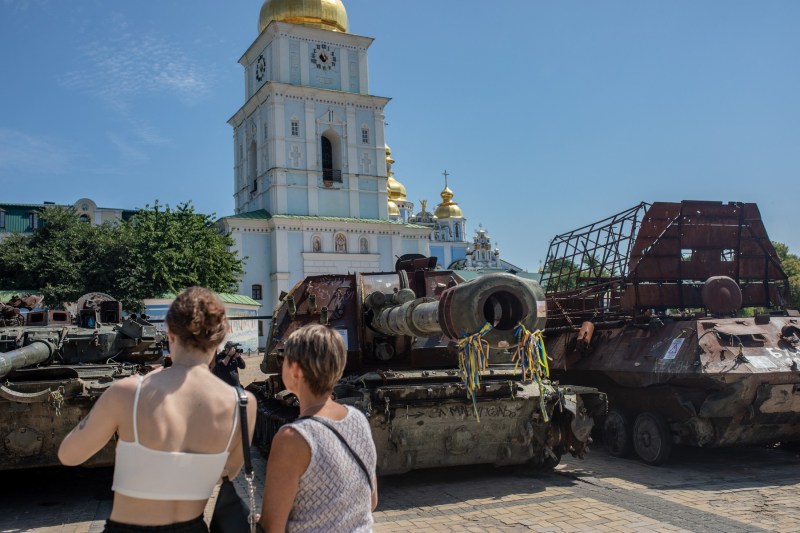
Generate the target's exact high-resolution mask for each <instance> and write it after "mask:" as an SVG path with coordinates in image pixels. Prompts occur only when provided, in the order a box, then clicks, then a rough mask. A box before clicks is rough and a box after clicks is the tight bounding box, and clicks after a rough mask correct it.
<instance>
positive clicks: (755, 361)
mask: <svg viewBox="0 0 800 533" xmlns="http://www.w3.org/2000/svg"><path fill="white" fill-rule="evenodd" d="M747 362H748V363H750V366H752V367H754V368H760V369H762V370H769V369H771V368H777V366H778V365H776V364H775V362H774V361H773V360H772V359H770V358H769V357H765V356H763V355H761V356H759V355H748V356H747Z"/></svg>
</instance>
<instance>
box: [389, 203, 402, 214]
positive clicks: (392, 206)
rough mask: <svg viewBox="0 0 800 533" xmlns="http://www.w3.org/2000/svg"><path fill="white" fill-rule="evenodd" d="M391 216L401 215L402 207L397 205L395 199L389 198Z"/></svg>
mask: <svg viewBox="0 0 800 533" xmlns="http://www.w3.org/2000/svg"><path fill="white" fill-rule="evenodd" d="M389 216H390V217H399V216H400V208H399V207H397V204H396V203H394V202H393V201H391V200H389Z"/></svg>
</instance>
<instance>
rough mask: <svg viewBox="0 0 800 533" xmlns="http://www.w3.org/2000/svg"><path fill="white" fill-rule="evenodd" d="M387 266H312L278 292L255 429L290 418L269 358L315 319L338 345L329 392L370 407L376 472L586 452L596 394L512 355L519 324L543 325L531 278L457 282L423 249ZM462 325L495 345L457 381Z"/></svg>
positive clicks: (267, 432) (550, 461) (598, 405)
mask: <svg viewBox="0 0 800 533" xmlns="http://www.w3.org/2000/svg"><path fill="white" fill-rule="evenodd" d="M396 266H397V270H396V272H384V273H364V274H331V275H324V276H310V277H307V278H306V279H304V280H302V281H301V282H300V283H298V284H297V285H295V287H294V288H293V289H292V290H291V291H290V292H289V293H288V294H285V295H284V296H283V298H282V302H281V304H280V305H279V307H278V308H277V309H276V311H275V313H274V318H273V326H272V331H271V339H272V343H271V344H270V346H268V350H267V354H266V356H265V359H264V362H263V363H262V370H263V371H264V372H266V373H269V376H268V379H267V380H266V381H265V382H263V383H260V384H256V385H255V386H253V387H251V390H253V391H254V392H256V393H257V394H259V396H260V397H261V401H260V412H259V429H258V433H257V438H261V439H264V440H266V441H269V440H270V439H271V437H272V436H273V435H274V432H275V431H276V430H277V428H278V427H279V426H280V425H281V424H284V423H286V422H289V421H291V420H293V419H294V418H295V417H296V416H297V407H296V405H295V403H294V398H292V397H291V396H290V395H287V394H286V391H285V390H284V389H283V386H282V383H281V380H280V375H279V367H278V365H277V364H276V362H275V359H276V355H277V353H278V352H279V351H280V350H281V346H282V343H283V339H285V338H286V337H287V336H288V335H289V334H290V333H291V332H292V331H294V330H295V329H297V328H299V327H301V326H303V325H305V324H308V323H322V324H327V325H329V326H330V327H332V328H335V329H336V330H337V331H338V332H339V333H340V334H341V335H342V337H343V339H344V341H345V345H346V346H347V355H348V362H347V367H346V370H345V375H344V377H343V379H342V380H341V381H340V382H339V383H338V385H337V386H336V388H335V391H334V392H335V394H336V399H337V401H339V402H341V403H345V404H350V405H353V406H356V407H357V408H359V409H360V410H362V411H363V412H364V413H365V414H366V415H367V418H368V420H369V423H370V426H371V428H372V432H373V437H374V439H375V444H376V447H377V450H378V472H379V473H380V474H395V473H401V472H406V471H408V470H412V469H417V468H429V467H435V466H451V465H463V464H478V463H493V464H498V465H502V464H522V463H531V464H535V465H539V466H550V467H552V466H554V465H555V464H557V462H558V460H559V458H560V457H561V454H563V453H566V452H571V453H573V454H575V455H578V456H583V455H584V454H585V453H586V449H587V448H586V447H587V444H588V442H589V440H590V438H589V434H590V431H591V427H592V423H593V422H592V418H593V416H594V415H597V414H602V413H603V412H604V411H605V407H606V402H605V396H604V395H603V394H600V393H598V391H597V390H595V389H591V388H585V387H570V386H557V385H556V384H554V383H551V382H550V381H549V380H548V379H547V378H546V377H535V378H532V377H531V375H532V374H531V373H529V374H528V376H527V377H523V375H522V367H520V368H517V364H516V363H515V361H514V360H513V357H514V353H515V348H516V347H517V345H518V344H519V342H520V340H519V339H520V335H522V332H524V331H528V332H533V331H538V330H540V329H541V328H542V327H544V325H545V318H546V306H545V303H544V294H543V293H542V291H541V288H540V287H539V285H538V284H537V283H536V282H532V281H528V280H525V279H522V278H520V277H516V276H513V275H511V274H491V275H485V276H482V277H480V278H478V279H476V280H473V281H470V282H466V283H465V282H464V281H463V279H462V278H461V277H459V276H458V275H456V274H455V273H453V272H451V271H435V270H433V267H434V266H435V259H434V260H431V259H429V258H425V257H422V256H404V257H403V258H401V259H400V260H399V261H398V264H397V265H396ZM520 325H522V326H523V327H520ZM476 334H477V335H476ZM471 335H474V336H473V337H471V340H472V341H473V342H478V343H483V345H484V346H490V347H491V348H493V350H492V351H491V354H490V356H489V361H488V362H489V364H488V366H487V367H485V368H482V369H474V368H473V369H472V370H473V371H474V372H473V373H471V374H470V375H473V376H476V375H477V377H479V379H480V384H479V385H478V386H475V387H470V385H468V384H465V380H464V372H465V367H464V366H461V367H460V365H459V341H460V342H461V343H462V344H463V343H464V342H465V341H464V339H465V338H467V337H469V336H471ZM521 353H523V351H520V354H521ZM526 364H527V363H526ZM466 370H467V371H468V370H469V369H466ZM473 395H474V396H473Z"/></svg>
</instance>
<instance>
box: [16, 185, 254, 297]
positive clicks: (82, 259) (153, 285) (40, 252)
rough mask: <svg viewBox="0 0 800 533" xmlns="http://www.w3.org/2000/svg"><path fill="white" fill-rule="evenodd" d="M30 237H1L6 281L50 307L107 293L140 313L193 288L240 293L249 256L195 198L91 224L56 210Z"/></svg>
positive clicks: (47, 211)
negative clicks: (199, 209)
mask: <svg viewBox="0 0 800 533" xmlns="http://www.w3.org/2000/svg"><path fill="white" fill-rule="evenodd" d="M41 218H42V220H43V222H44V224H43V226H42V227H41V228H38V229H36V230H35V231H34V232H33V234H31V235H12V236H11V237H9V238H7V239H6V240H5V241H3V242H0V280H2V283H0V285H2V286H3V288H8V289H36V290H40V291H41V292H42V293H43V294H44V296H45V301H46V302H47V303H48V304H49V305H58V304H60V303H63V302H71V301H75V300H76V299H77V298H79V297H80V296H81V295H82V294H85V293H87V292H94V291H98V292H107V293H109V294H111V295H113V296H114V297H115V298H117V299H119V300H120V301H121V302H122V303H123V305H124V307H125V308H126V309H128V310H131V311H137V310H139V309H141V307H142V300H143V299H145V298H151V297H156V296H160V295H162V294H164V293H168V292H179V291H180V290H182V289H184V288H186V287H189V286H191V285H202V286H205V287H208V288H210V289H212V290H215V291H218V292H235V291H236V290H237V287H238V281H239V279H240V277H241V275H242V272H243V264H242V260H241V259H240V258H239V257H238V256H237V255H236V253H235V252H232V251H230V249H229V248H230V247H231V246H232V245H233V240H232V239H231V237H230V236H229V235H224V234H221V233H220V232H219V229H218V227H217V225H216V224H215V223H214V221H213V219H212V217H211V216H209V215H202V214H199V213H196V212H195V211H194V208H193V207H192V205H191V204H190V203H184V204H178V206H177V207H176V208H175V209H171V208H170V207H169V206H164V205H161V204H159V203H158V201H156V202H155V205H153V206H152V207H150V206H149V205H148V206H147V207H146V208H145V209H143V210H141V211H139V212H138V213H137V214H136V215H135V216H134V217H132V218H131V219H129V220H127V221H125V222H120V223H114V224H103V225H99V226H92V225H91V224H87V223H86V222H82V221H81V220H80V219H79V218H78V216H77V214H76V212H75V211H74V210H73V209H71V208H69V209H67V208H62V207H49V208H46V209H44V210H43V211H42V214H41Z"/></svg>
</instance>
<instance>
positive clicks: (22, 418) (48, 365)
mask: <svg viewBox="0 0 800 533" xmlns="http://www.w3.org/2000/svg"><path fill="white" fill-rule="evenodd" d="M78 303H79V305H78V314H77V316H76V317H72V316H71V314H70V313H68V312H66V311H32V312H29V313H28V314H27V315H26V316H25V317H24V324H20V323H19V322H15V325H13V326H8V327H0V381H1V382H0V449H2V452H3V453H2V454H0V470H12V469H24V468H36V467H44V466H58V465H60V464H61V463H60V462H59V460H58V455H57V453H58V447H59V446H60V445H61V441H62V440H63V439H64V437H65V436H66V435H67V434H68V433H69V432H70V431H71V430H72V428H74V427H75V426H76V425H77V424H78V423H79V422H80V421H81V420H82V419H83V418H84V417H85V416H86V415H87V414H88V413H89V411H90V410H91V408H92V406H93V405H94V402H95V401H96V400H97V398H99V397H100V395H101V394H103V392H105V390H106V389H108V387H110V386H111V385H112V384H113V383H114V382H115V381H117V380H119V379H123V378H125V377H128V376H132V375H135V374H144V373H146V372H148V371H149V370H150V369H151V367H150V366H149V365H148V363H151V362H152V363H155V362H156V361H157V360H158V359H159V358H160V357H161V356H162V348H163V341H164V339H163V336H162V335H161V334H160V333H158V332H157V331H156V329H155V327H154V326H153V325H152V324H150V323H149V322H147V321H146V320H144V319H142V318H136V317H130V318H127V319H124V320H123V319H122V316H121V313H122V309H121V306H120V304H119V302H117V301H114V300H113V299H112V298H111V297H110V296H107V295H103V294H100V293H92V294H90V295H86V296H84V297H82V298H81V300H79V302H78ZM73 318H74V320H73ZM115 446H116V443H115V441H114V440H112V442H110V443H108V444H107V445H106V446H105V447H104V448H103V449H102V450H101V451H99V452H98V453H97V454H95V455H94V456H93V457H92V458H91V459H90V460H89V461H87V462H86V463H85V464H87V465H89V466H108V465H111V464H113V463H114V447H115Z"/></svg>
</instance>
